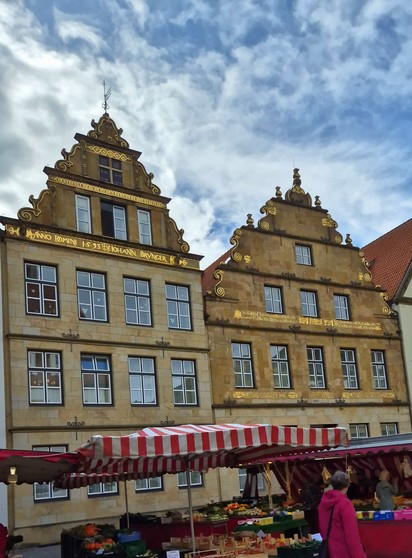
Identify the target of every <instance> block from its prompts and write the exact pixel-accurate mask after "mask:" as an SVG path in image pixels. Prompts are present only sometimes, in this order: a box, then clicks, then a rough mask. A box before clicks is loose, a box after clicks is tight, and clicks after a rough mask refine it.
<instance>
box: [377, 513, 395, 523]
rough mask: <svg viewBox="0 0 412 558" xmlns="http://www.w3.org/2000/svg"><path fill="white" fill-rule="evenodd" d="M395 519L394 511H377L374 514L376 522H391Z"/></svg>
mask: <svg viewBox="0 0 412 558" xmlns="http://www.w3.org/2000/svg"><path fill="white" fill-rule="evenodd" d="M390 519H393V511H376V512H373V520H374V521H382V520H390Z"/></svg>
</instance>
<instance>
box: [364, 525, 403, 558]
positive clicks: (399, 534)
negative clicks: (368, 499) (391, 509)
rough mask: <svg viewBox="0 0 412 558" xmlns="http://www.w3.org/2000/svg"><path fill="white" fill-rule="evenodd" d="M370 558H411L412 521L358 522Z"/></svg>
mask: <svg viewBox="0 0 412 558" xmlns="http://www.w3.org/2000/svg"><path fill="white" fill-rule="evenodd" d="M358 526H359V534H360V539H361V541H362V543H363V545H364V547H365V552H366V555H367V557H368V558H411V556H412V545H411V533H412V521H409V520H402V521H367V520H366V521H365V520H362V521H358Z"/></svg>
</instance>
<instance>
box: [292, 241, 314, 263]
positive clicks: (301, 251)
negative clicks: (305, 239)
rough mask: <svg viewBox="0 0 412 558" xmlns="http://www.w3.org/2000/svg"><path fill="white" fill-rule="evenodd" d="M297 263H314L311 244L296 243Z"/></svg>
mask: <svg viewBox="0 0 412 558" xmlns="http://www.w3.org/2000/svg"><path fill="white" fill-rule="evenodd" d="M295 255H296V263H298V264H301V265H312V256H311V252H310V247H309V246H302V245H300V244H296V246H295Z"/></svg>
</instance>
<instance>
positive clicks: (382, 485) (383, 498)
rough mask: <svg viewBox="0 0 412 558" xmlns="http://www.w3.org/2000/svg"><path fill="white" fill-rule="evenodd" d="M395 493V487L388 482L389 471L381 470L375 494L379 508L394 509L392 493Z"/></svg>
mask: <svg viewBox="0 0 412 558" xmlns="http://www.w3.org/2000/svg"><path fill="white" fill-rule="evenodd" d="M396 493H397V491H396V490H395V488H394V487H393V486H392V484H391V483H390V482H389V471H386V470H383V471H381V472H380V475H379V482H378V484H377V485H376V496H377V497H378V499H379V509H380V510H394V509H395V507H396V506H395V501H394V499H393V497H394V495H395V494H396Z"/></svg>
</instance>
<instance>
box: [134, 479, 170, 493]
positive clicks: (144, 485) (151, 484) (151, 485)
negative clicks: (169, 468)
mask: <svg viewBox="0 0 412 558" xmlns="http://www.w3.org/2000/svg"><path fill="white" fill-rule="evenodd" d="M148 490H163V481H162V477H152V478H148V479H137V480H136V485H135V491H136V492H144V491H148Z"/></svg>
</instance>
